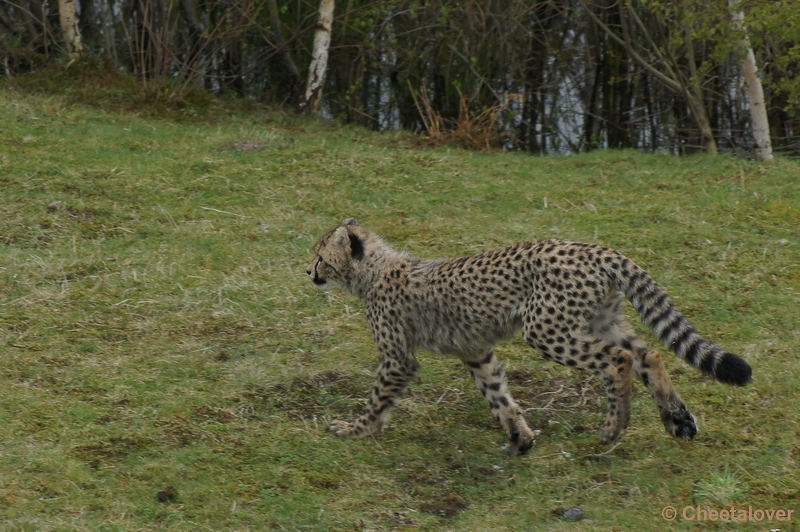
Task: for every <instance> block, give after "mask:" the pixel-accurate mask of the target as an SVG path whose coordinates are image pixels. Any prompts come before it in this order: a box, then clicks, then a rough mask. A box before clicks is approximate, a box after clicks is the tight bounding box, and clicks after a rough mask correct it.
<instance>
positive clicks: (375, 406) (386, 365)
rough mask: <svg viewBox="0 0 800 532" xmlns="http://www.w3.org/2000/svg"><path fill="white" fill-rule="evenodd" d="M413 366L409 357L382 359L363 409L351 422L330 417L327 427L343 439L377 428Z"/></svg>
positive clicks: (392, 405)
mask: <svg viewBox="0 0 800 532" xmlns="http://www.w3.org/2000/svg"><path fill="white" fill-rule="evenodd" d="M417 368H418V364H417V361H416V360H415V359H414V357H413V356H412V357H409V358H408V359H406V360H402V361H401V360H396V359H391V358H385V359H384V360H382V361H381V363H380V365H379V366H378V374H377V377H376V379H375V386H374V387H373V388H372V395H371V396H370V398H369V405H368V407H367V411H366V412H364V414H362V415H361V417H359V418H358V419H357V420H355V421H354V422H352V423H350V422H348V421H340V420H334V421H333V423H331V426H330V428H329V430H330V431H331V432H333V433H334V434H337V435H339V436H344V437H347V438H364V437H366V436H369V435H370V434H373V433H375V432H377V431H378V430H380V429H381V427H383V425H384V424H386V421H388V419H389V413H390V411H391V409H392V408H393V407H394V406H395V405H396V404H397V401H398V400H399V399H400V398H401V397H402V396H403V393H404V392H405V389H406V387H407V386H408V383H409V382H410V381H411V380H412V379H413V378H414V375H415V374H416V371H417Z"/></svg>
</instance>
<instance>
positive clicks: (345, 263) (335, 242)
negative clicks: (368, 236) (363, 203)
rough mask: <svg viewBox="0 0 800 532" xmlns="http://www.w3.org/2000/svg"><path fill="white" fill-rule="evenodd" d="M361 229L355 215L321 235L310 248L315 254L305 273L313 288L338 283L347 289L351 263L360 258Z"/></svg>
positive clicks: (351, 267) (349, 288) (362, 230)
mask: <svg viewBox="0 0 800 532" xmlns="http://www.w3.org/2000/svg"><path fill="white" fill-rule="evenodd" d="M363 233H365V230H364V229H362V228H361V227H359V225H358V222H357V221H356V219H355V218H348V219H346V220H345V221H343V222H342V225H340V226H339V227H337V228H336V229H334V230H333V231H331V232H330V233H328V234H327V235H325V236H324V237H323V238H322V240H321V241H320V242H319V244H317V246H316V247H315V248H314V252H315V253H316V256H315V257H314V261H313V262H312V263H311V265H310V266H309V267H308V269H306V273H307V274H308V276H309V277H310V278H311V281H312V282H313V283H314V285H315V286H316V287H317V288H323V289H325V288H330V287H331V286H338V287H340V288H342V289H343V290H345V291H347V292H350V291H352V289H351V286H350V284H351V279H352V273H353V267H354V265H355V264H354V263H357V262H361V261H362V260H364V240H363V239H364V236H365V235H364V234H363Z"/></svg>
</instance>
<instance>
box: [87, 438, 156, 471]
mask: <svg viewBox="0 0 800 532" xmlns="http://www.w3.org/2000/svg"><path fill="white" fill-rule="evenodd" d="M155 443H156V442H154V441H153V440H151V439H149V438H142V437H137V436H135V435H133V436H112V437H111V438H109V439H107V440H104V441H99V442H95V443H89V444H85V445H79V446H77V447H75V448H73V450H72V454H73V455H74V456H75V457H76V458H78V459H80V460H82V461H84V462H86V464H87V465H88V466H89V467H90V468H92V469H100V468H101V467H102V466H103V465H104V464H107V463H108V462H115V461H119V460H122V459H124V458H125V457H126V456H129V455H131V454H136V453H141V452H144V451H145V450H147V449H149V448H150V447H152V446H153V445H154V444H155Z"/></svg>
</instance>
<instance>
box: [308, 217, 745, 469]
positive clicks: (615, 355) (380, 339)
mask: <svg viewBox="0 0 800 532" xmlns="http://www.w3.org/2000/svg"><path fill="white" fill-rule="evenodd" d="M315 251H316V257H315V258H314V261H313V262H312V264H311V265H310V266H309V268H308V270H307V273H308V275H309V276H310V277H311V280H312V281H313V282H314V284H315V285H317V286H319V287H321V288H326V287H329V286H339V287H340V288H341V289H342V290H344V291H345V292H347V293H350V294H353V295H357V296H359V297H361V298H362V299H363V300H365V302H366V314H367V319H368V321H369V324H370V327H371V329H372V336H373V338H374V340H375V344H376V346H377V348H378V355H379V366H378V371H377V378H376V381H375V385H374V387H373V389H372V394H371V396H370V401H369V406H368V408H367V411H366V412H365V413H364V414H363V415H362V416H361V417H359V418H358V419H357V420H356V421H355V422H352V423H350V422H345V421H334V422H333V424H332V425H331V427H330V429H331V431H333V432H335V433H336V434H339V435H341V436H350V437H364V436H367V435H369V434H371V433H373V432H375V431H377V430H378V429H380V428H381V426H383V424H384V423H386V420H387V419H388V416H389V411H390V410H391V408H392V407H393V406H394V405H395V403H396V402H397V400H398V399H399V398H400V397H401V396H402V394H403V392H404V390H405V388H406V386H407V385H408V383H409V382H410V381H411V379H412V378H413V377H414V375H415V372H416V370H417V368H418V364H417V360H416V358H415V356H414V353H415V351H416V350H417V349H426V350H429V351H433V352H436V353H444V354H451V355H456V356H458V357H459V358H460V359H461V360H462V361H463V363H464V365H465V366H466V367H467V369H468V370H469V371H470V373H471V374H472V376H473V378H474V380H475V382H476V384H477V385H478V388H479V389H480V391H481V393H482V394H483V395H484V397H486V399H487V401H488V402H489V405H490V407H491V410H492V414H494V416H495V417H496V418H497V419H499V420H500V422H501V424H502V425H503V428H504V429H505V431H506V434H507V435H508V438H509V451H510V452H511V453H512V454H520V453H524V452H526V451H527V450H529V449H530V448H531V446H532V445H533V433H532V432H531V430H530V429H529V428H528V426H527V425H526V423H525V420H524V419H523V416H522V413H521V411H520V409H519V407H518V406H517V404H516V403H515V402H514V399H513V398H512V397H511V395H510V394H509V392H508V389H507V388H506V383H505V377H504V374H503V368H502V367H501V366H500V364H499V362H498V361H497V358H496V357H495V355H494V351H493V348H494V345H495V344H496V343H497V342H499V341H501V340H505V339H509V338H511V337H512V336H513V335H514V334H516V333H517V332H518V331H519V330H520V329H521V330H522V335H523V338H524V339H525V341H526V342H528V344H530V345H531V346H532V347H534V348H536V349H538V350H539V351H540V352H541V353H542V355H543V356H544V358H546V359H547V360H553V361H555V362H558V363H559V364H564V365H567V366H573V367H577V368H580V369H584V370H589V371H591V372H593V373H595V374H596V375H597V376H598V377H599V378H600V379H601V380H602V382H603V384H604V385H605V388H606V392H607V396H608V414H607V416H606V420H605V422H604V423H603V425H602V427H601V429H600V440H601V441H602V442H604V443H607V444H612V443H614V442H616V441H617V440H619V438H620V437H621V436H622V433H623V432H624V430H625V429H626V427H627V425H628V420H629V418H630V403H631V386H632V381H633V375H636V376H637V377H638V378H639V380H641V381H642V382H643V383H644V385H645V386H646V387H647V389H648V390H649V391H650V394H651V395H652V396H653V398H654V400H655V402H656V405H657V407H658V410H659V413H660V415H661V421H662V422H663V423H664V426H665V428H666V429H667V432H669V433H670V434H671V435H673V436H675V437H680V438H683V439H685V440H690V439H692V438H694V436H695V435H696V434H697V427H696V425H695V421H694V418H693V417H692V415H691V414H690V413H689V411H688V410H687V409H686V406H685V405H684V403H683V401H681V399H680V397H678V394H677V393H676V392H675V390H674V389H673V387H672V383H671V382H670V379H669V376H668V375H667V372H666V370H665V368H664V365H663V363H662V362H661V357H660V356H659V354H658V353H656V352H655V351H652V350H649V349H648V348H647V345H646V344H645V343H644V341H642V340H641V339H639V338H638V337H637V336H636V335H635V334H634V332H633V329H632V327H631V326H630V324H628V323H627V321H626V320H625V318H624V317H623V315H622V312H621V307H622V303H623V298H624V297H627V298H628V299H629V300H630V301H631V303H632V304H633V307H634V308H635V309H636V311H637V313H638V314H639V316H640V317H641V319H642V320H643V321H644V322H645V323H646V324H647V325H648V326H650V328H651V329H652V330H653V332H654V333H655V335H656V336H657V337H658V338H659V339H660V340H661V341H662V342H664V344H665V345H667V347H669V348H670V349H671V350H673V351H674V352H675V353H677V355H678V356H679V357H680V358H682V359H683V360H685V361H686V362H688V363H689V364H691V365H693V366H694V367H696V368H699V369H700V370H702V371H704V372H705V373H707V374H709V375H711V376H712V377H715V378H717V379H718V380H720V381H722V382H725V383H728V384H735V385H744V384H747V382H749V380H750V376H751V370H750V366H749V365H748V364H747V363H746V362H745V361H744V360H743V359H741V358H740V357H738V356H736V355H734V354H732V353H729V352H727V351H725V350H723V349H722V348H720V347H718V346H716V345H714V344H712V343H710V342H708V341H707V340H705V339H704V338H702V337H701V336H700V335H699V334H698V333H697V332H696V331H695V329H694V328H693V327H692V326H691V325H690V324H689V323H688V321H687V320H686V318H685V317H684V316H683V314H681V312H680V311H679V310H678V309H677V308H676V307H675V305H674V304H673V303H672V301H671V300H670V298H669V296H668V295H667V293H666V292H665V291H664V290H663V289H662V288H661V287H660V286H659V285H658V284H656V282H655V281H654V280H653V279H652V278H651V277H650V276H649V275H648V274H647V273H646V272H645V271H644V270H642V269H641V268H640V267H639V266H637V265H636V264H635V263H634V262H633V261H631V260H630V259H628V258H627V257H625V256H623V255H622V254H620V253H618V252H616V251H614V250H611V249H608V248H605V247H601V246H598V245H594V244H582V243H576V242H565V241H561V240H544V241H540V242H535V243H525V244H517V245H515V246H511V247H508V248H505V249H498V250H495V251H489V252H486V253H481V254H478V255H473V256H471V257H464V258H459V259H442V260H419V259H414V258H411V257H408V256H407V255H405V254H403V253H399V252H397V251H395V250H393V249H392V248H391V247H389V246H388V245H387V244H385V243H384V241H383V240H382V239H381V238H380V237H379V236H377V235H376V234H374V233H372V232H371V231H369V230H368V229H365V228H363V227H361V226H359V225H358V223H357V222H356V221H355V220H354V219H352V218H350V219H347V220H345V221H344V222H343V223H342V225H341V226H339V227H337V228H336V229H334V230H333V231H331V232H330V233H328V234H327V235H326V236H325V237H324V238H323V239H322V241H321V242H320V243H319V244H317V246H316V249H315Z"/></svg>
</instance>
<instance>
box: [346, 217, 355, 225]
mask: <svg viewBox="0 0 800 532" xmlns="http://www.w3.org/2000/svg"><path fill="white" fill-rule="evenodd" d="M342 225H358V220H356V219H355V218H345V220H344V221H343V222H342Z"/></svg>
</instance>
